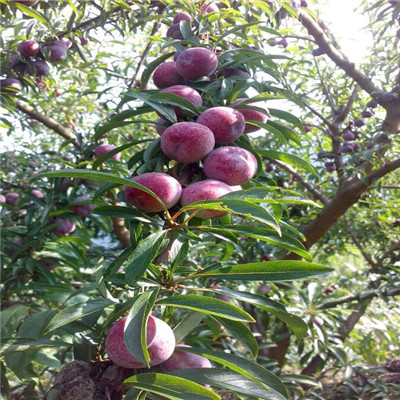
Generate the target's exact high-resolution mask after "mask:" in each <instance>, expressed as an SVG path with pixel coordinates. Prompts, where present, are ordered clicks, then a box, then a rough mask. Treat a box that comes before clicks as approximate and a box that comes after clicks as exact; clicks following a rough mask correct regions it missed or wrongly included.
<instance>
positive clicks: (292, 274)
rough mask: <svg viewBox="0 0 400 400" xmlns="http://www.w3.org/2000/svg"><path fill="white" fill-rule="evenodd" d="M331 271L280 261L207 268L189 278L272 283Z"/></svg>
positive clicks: (304, 264)
mask: <svg viewBox="0 0 400 400" xmlns="http://www.w3.org/2000/svg"><path fill="white" fill-rule="evenodd" d="M332 271H333V268H330V267H326V266H325V265H321V264H315V263H309V262H306V261H295V260H282V261H266V262H256V263H249V264H239V265H233V266H228V267H217V268H209V269H206V270H203V271H202V272H200V273H198V274H195V275H192V276H191V277H190V278H191V279H193V278H196V277H199V276H202V277H204V276H213V277H220V278H223V279H227V280H243V281H267V282H274V281H291V280H295V279H304V278H308V277H310V276H316V275H326V274H328V273H329V272H332Z"/></svg>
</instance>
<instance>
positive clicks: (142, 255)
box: [125, 231, 167, 284]
mask: <svg viewBox="0 0 400 400" xmlns="http://www.w3.org/2000/svg"><path fill="white" fill-rule="evenodd" d="M166 234H167V231H159V232H155V233H153V234H151V235H150V236H147V237H146V239H144V240H142V241H141V242H140V243H139V244H138V246H137V247H136V248H135V250H133V252H132V254H131V255H130V256H129V258H128V261H127V264H128V266H127V267H126V273H125V277H126V281H127V283H128V284H132V283H133V282H135V281H137V280H138V279H140V278H141V277H142V275H143V274H144V273H145V272H146V269H147V268H148V266H149V265H150V263H151V261H152V260H153V259H154V258H155V257H156V256H157V255H158V252H159V250H160V247H161V244H162V242H163V241H164V238H165V236H166Z"/></svg>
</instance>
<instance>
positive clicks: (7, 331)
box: [0, 305, 29, 337]
mask: <svg viewBox="0 0 400 400" xmlns="http://www.w3.org/2000/svg"><path fill="white" fill-rule="evenodd" d="M28 314H29V307H28V306H23V305H19V306H11V307H8V308H6V309H5V310H3V311H1V312H0V326H1V329H0V332H1V337H6V336H11V335H12V334H14V332H15V331H16V328H17V326H18V325H19V324H20V322H21V321H22V320H23V319H24V318H25V317H26V316H27V315H28Z"/></svg>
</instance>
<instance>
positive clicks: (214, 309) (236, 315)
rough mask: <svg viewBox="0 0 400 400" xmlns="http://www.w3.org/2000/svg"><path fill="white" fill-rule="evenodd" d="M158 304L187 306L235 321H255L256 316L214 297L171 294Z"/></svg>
mask: <svg viewBox="0 0 400 400" xmlns="http://www.w3.org/2000/svg"><path fill="white" fill-rule="evenodd" d="M157 304H158V305H166V306H172V307H180V308H187V309H189V310H194V311H199V312H202V313H204V314H209V315H216V316H218V317H223V318H228V319H231V320H234V321H244V322H254V318H253V317H252V316H251V315H250V314H248V313H247V312H245V311H243V310H242V309H240V308H239V307H236V306H233V305H232V304H229V303H227V302H225V301H222V300H219V299H215V298H212V297H205V296H197V295H195V294H186V295H180V296H171V297H167V298H165V299H162V300H160V301H158V302H157Z"/></svg>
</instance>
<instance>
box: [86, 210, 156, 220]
mask: <svg viewBox="0 0 400 400" xmlns="http://www.w3.org/2000/svg"><path fill="white" fill-rule="evenodd" d="M92 213H93V214H97V215H104V216H105V217H117V218H123V219H134V220H136V221H141V222H145V223H151V222H153V220H152V219H151V218H150V217H149V216H148V215H146V214H144V213H142V212H141V211H139V210H137V209H136V208H132V207H123V206H101V207H96V208H95V209H94V210H93V211H92Z"/></svg>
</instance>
